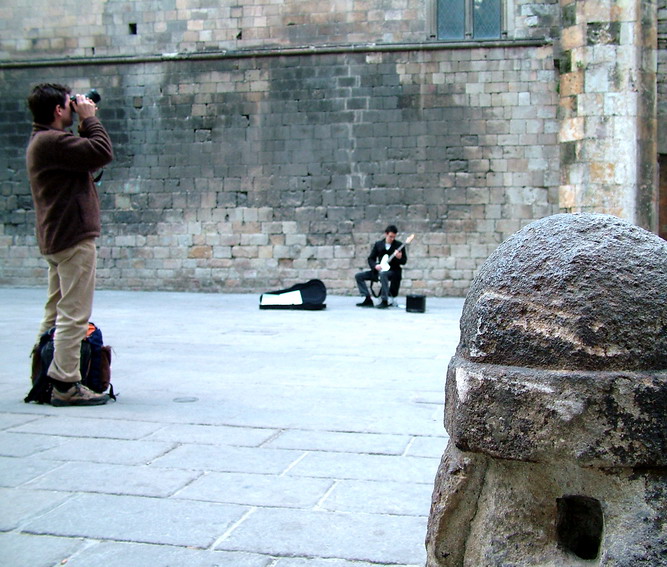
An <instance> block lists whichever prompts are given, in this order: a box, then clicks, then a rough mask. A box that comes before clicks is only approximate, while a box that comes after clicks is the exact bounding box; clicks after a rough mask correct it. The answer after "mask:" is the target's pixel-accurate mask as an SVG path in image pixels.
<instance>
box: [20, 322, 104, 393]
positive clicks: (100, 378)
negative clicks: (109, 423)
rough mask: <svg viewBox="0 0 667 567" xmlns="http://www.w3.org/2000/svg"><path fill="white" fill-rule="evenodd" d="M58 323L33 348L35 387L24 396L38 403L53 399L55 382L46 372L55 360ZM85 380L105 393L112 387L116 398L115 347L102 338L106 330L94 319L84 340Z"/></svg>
mask: <svg viewBox="0 0 667 567" xmlns="http://www.w3.org/2000/svg"><path fill="white" fill-rule="evenodd" d="M55 332H56V329H55V327H54V328H52V329H49V330H48V331H47V332H46V333H44V334H43V335H42V336H41V337H40V339H39V343H38V344H37V345H35V348H33V350H32V353H31V357H32V373H31V376H30V379H31V381H32V389H31V390H30V392H28V395H27V396H26V397H25V399H24V400H23V401H24V402H25V403H28V402H37V403H38V404H48V403H51V390H52V388H53V385H52V384H51V380H49V378H48V376H47V375H46V372H47V371H48V369H49V365H50V364H51V361H52V360H53V335H54V334H55ZM80 371H81V383H82V384H83V385H84V386H87V387H88V388H90V389H91V390H93V392H97V393H98V394H102V393H104V392H106V391H107V390H109V391H108V394H109V397H110V398H111V399H113V400H115V399H116V395H115V394H114V391H113V385H112V384H111V347H110V346H105V345H104V341H103V339H102V331H101V330H100V329H99V328H98V327H97V326H95V324H94V323H88V333H87V335H86V338H85V339H83V340H82V341H81V363H80Z"/></svg>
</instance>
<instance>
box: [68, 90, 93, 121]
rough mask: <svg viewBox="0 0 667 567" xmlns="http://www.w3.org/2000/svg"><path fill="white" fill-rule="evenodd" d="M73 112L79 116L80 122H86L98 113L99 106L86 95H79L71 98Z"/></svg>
mask: <svg viewBox="0 0 667 567" xmlns="http://www.w3.org/2000/svg"><path fill="white" fill-rule="evenodd" d="M70 102H71V106H72V110H73V111H74V112H76V113H77V114H78V115H79V120H85V119H86V118H90V117H91V116H95V114H96V113H97V105H96V104H95V103H94V102H93V101H92V100H90V99H89V98H88V97H87V96H86V95H82V94H78V95H76V97H70Z"/></svg>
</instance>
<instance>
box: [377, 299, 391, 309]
mask: <svg viewBox="0 0 667 567" xmlns="http://www.w3.org/2000/svg"><path fill="white" fill-rule="evenodd" d="M387 307H389V303H387V301H385V300H382V302H381V303H379V304H378V309H387Z"/></svg>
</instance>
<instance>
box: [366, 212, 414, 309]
mask: <svg viewBox="0 0 667 567" xmlns="http://www.w3.org/2000/svg"><path fill="white" fill-rule="evenodd" d="M397 233H398V229H397V228H396V227H395V226H394V225H393V224H390V225H389V226H388V227H387V228H386V229H385V231H384V234H385V236H384V238H383V239H382V240H378V241H377V242H376V243H375V244H373V247H372V248H371V253H370V254H369V256H368V265H369V267H370V270H366V271H363V272H359V273H357V274H356V275H355V276H354V278H355V280H356V281H357V287H358V288H359V293H360V294H361V296H362V297H363V298H364V300H363V301H362V302H361V303H357V306H358V307H374V306H375V304H374V303H373V299H372V298H371V292H370V291H369V289H368V285H367V284H366V282H367V281H372V282H376V281H379V282H380V285H381V291H380V297H381V302H380V303H379V304H378V308H380V309H386V308H387V307H389V296H390V295H391V296H392V297H395V296H396V295H398V289H399V287H400V285H401V276H402V267H403V266H404V265H405V263H406V262H407V261H408V255H407V253H406V251H405V250H404V249H403V243H402V242H399V241H398V240H396V234H397ZM383 259H384V262H383ZM387 261H388V263H387Z"/></svg>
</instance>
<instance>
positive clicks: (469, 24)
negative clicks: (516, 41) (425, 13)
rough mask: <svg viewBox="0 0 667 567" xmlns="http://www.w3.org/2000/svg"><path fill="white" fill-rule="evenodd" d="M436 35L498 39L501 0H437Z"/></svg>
mask: <svg viewBox="0 0 667 567" xmlns="http://www.w3.org/2000/svg"><path fill="white" fill-rule="evenodd" d="M437 2H438V4H437V6H438V8H437V10H438V15H437V19H438V39H443V40H448V41H457V40H488V39H499V38H500V37H501V35H502V31H503V30H502V27H503V13H502V7H503V0H437Z"/></svg>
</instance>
